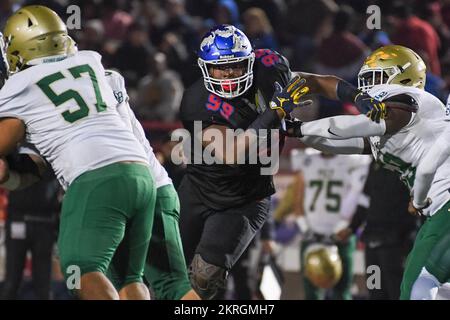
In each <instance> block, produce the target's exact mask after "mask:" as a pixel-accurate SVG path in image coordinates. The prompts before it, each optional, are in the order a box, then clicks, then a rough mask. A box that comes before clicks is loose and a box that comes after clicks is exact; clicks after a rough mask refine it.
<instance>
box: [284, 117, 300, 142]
mask: <svg viewBox="0 0 450 320" xmlns="http://www.w3.org/2000/svg"><path fill="white" fill-rule="evenodd" d="M284 124H285V126H284V127H283V128H282V129H283V130H282V132H283V133H284V134H285V135H286V136H288V137H292V138H302V137H303V134H302V128H301V127H302V124H303V121H300V120H299V119H297V118H293V119H284Z"/></svg>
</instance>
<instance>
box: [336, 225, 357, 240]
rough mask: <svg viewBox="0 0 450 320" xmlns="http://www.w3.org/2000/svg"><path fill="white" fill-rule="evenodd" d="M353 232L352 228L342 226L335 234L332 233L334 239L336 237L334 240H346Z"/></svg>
mask: <svg viewBox="0 0 450 320" xmlns="http://www.w3.org/2000/svg"><path fill="white" fill-rule="evenodd" d="M352 234H353V231H352V229H350V228H344V229H342V230H339V231H338V232H336V234H335V235H334V239H336V241H339V242H342V243H344V242H347V241H348V238H350V236H351V235H352Z"/></svg>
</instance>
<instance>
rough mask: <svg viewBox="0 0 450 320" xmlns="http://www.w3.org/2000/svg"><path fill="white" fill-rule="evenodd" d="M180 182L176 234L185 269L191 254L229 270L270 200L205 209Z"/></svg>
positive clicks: (264, 216) (258, 225)
mask: <svg viewBox="0 0 450 320" xmlns="http://www.w3.org/2000/svg"><path fill="white" fill-rule="evenodd" d="M191 188H192V187H191V184H190V183H186V179H184V181H183V183H182V184H181V185H180V188H179V190H178V193H179V197H180V204H181V212H180V233H181V240H182V243H183V249H184V254H185V258H186V262H187V265H188V266H189V265H190V263H191V261H192V259H193V257H194V254H200V256H201V257H202V258H203V259H204V260H205V261H206V262H208V263H210V264H213V265H215V266H218V267H221V268H224V269H226V270H230V269H231V268H232V267H233V265H234V264H235V263H236V261H237V260H238V259H239V257H240V256H241V255H242V253H243V252H244V250H245V249H246V248H247V246H248V245H249V244H250V242H251V240H252V239H253V238H254V237H255V234H256V233H257V232H258V230H259V229H261V227H262V225H263V224H264V222H265V221H266V219H267V217H268V216H269V208H270V197H267V198H264V199H262V200H260V201H251V202H249V203H247V204H245V205H243V206H240V207H236V208H231V209H226V210H223V211H217V210H212V209H210V208H208V207H206V206H205V205H204V204H202V203H201V201H200V200H199V199H198V198H197V197H196V196H195V194H194V191H193V190H192V189H191Z"/></svg>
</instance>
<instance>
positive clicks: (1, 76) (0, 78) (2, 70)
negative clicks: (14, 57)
mask: <svg viewBox="0 0 450 320" xmlns="http://www.w3.org/2000/svg"><path fill="white" fill-rule="evenodd" d="M5 52H6V45H5V41H4V38H3V34H2V33H1V32H0V88H1V87H2V85H3V83H4V81H5V80H6V79H8V74H9V65H8V61H7V60H6V54H5Z"/></svg>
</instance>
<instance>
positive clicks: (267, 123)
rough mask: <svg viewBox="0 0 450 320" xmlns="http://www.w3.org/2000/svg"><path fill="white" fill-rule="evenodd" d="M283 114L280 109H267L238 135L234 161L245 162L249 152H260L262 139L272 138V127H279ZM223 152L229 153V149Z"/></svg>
mask: <svg viewBox="0 0 450 320" xmlns="http://www.w3.org/2000/svg"><path fill="white" fill-rule="evenodd" d="M283 116H284V115H283V114H282V112H281V111H280V110H272V109H267V110H266V111H265V112H264V113H263V114H261V115H260V116H258V118H256V119H255V121H253V122H252V123H251V124H250V126H249V127H248V129H247V130H245V132H244V133H243V134H240V135H238V136H237V137H236V138H235V143H234V152H233V155H234V158H233V160H234V163H244V160H245V157H246V156H247V155H249V153H251V152H258V147H257V146H258V143H259V142H261V140H260V139H270V137H271V136H270V129H272V128H274V127H278V126H279V124H280V121H281V119H282V118H283ZM225 145H226V143H225ZM223 154H224V155H225V154H228V150H224V152H223Z"/></svg>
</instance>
